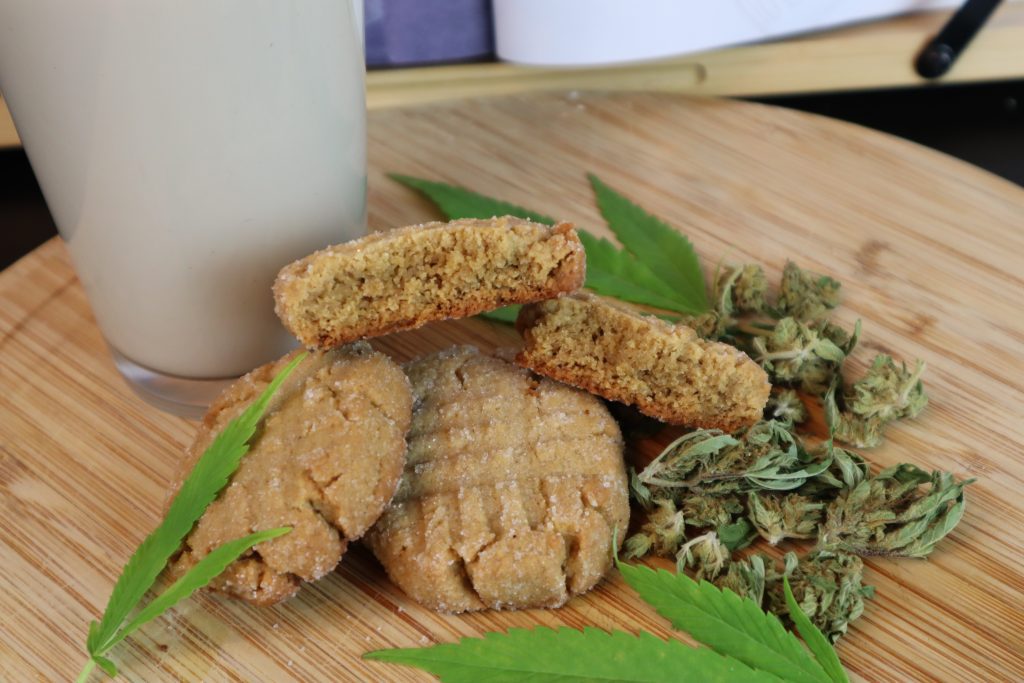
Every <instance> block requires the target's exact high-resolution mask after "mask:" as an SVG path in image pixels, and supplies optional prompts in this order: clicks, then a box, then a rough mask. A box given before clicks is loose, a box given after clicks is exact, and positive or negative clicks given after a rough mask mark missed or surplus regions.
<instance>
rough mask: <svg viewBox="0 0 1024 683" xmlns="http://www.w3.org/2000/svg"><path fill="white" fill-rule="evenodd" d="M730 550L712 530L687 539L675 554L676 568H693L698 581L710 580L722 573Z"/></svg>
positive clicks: (730, 554)
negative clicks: (689, 539)
mask: <svg viewBox="0 0 1024 683" xmlns="http://www.w3.org/2000/svg"><path fill="white" fill-rule="evenodd" d="M731 556H732V553H731V551H730V550H729V548H727V547H726V546H725V545H724V544H723V543H722V542H721V541H719V540H718V535H717V534H716V533H715V532H714V531H709V532H707V533H706V534H703V535H701V536H697V537H696V538H694V539H693V540H691V541H687V542H686V543H685V544H683V546H682V547H681V548H680V549H679V552H678V553H677V554H676V568H677V569H678V570H679V571H683V570H685V569H690V568H692V569H694V570H695V574H696V578H697V580H698V581H700V580H701V579H707V580H709V581H710V580H711V579H714V578H715V577H717V576H718V575H719V574H721V573H722V570H723V569H725V568H726V566H727V565H728V564H729V559H730V557H731Z"/></svg>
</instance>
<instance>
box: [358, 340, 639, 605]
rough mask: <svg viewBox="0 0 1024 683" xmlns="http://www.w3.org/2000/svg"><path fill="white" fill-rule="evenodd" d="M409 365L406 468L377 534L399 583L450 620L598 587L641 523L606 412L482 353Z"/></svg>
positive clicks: (560, 599)
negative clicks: (617, 549)
mask: <svg viewBox="0 0 1024 683" xmlns="http://www.w3.org/2000/svg"><path fill="white" fill-rule="evenodd" d="M406 371H407V373H408V375H409V378H410V379H411V381H412V387H413V395H414V397H415V409H414V411H413V421H412V427H411V429H410V433H409V452H408V460H407V463H406V466H405V473H404V474H403V476H402V482H401V484H400V486H399V489H398V493H396V494H395V498H394V500H393V501H392V504H391V506H390V507H389V508H388V509H387V510H386V511H385V513H384V514H383V515H382V516H381V518H380V520H379V521H378V522H377V524H376V525H374V527H373V528H372V529H371V530H370V532H369V533H368V534H367V537H366V538H367V541H368V543H369V545H370V547H371V548H372V549H373V552H374V554H375V555H376V556H377V558H378V559H379V560H380V561H381V563H382V564H383V565H384V567H385V569H386V570H387V572H388V575H389V576H390V577H391V579H392V580H393V581H394V582H395V583H396V584H398V586H399V587H401V588H402V590H404V591H405V592H406V593H407V594H409V596H411V597H412V598H413V599H414V600H416V601H417V602H419V603H421V604H423V605H425V606H427V607H430V608H432V609H435V610H438V611H442V612H464V611H467V610H479V609H484V608H493V609H520V608H528V607H557V606H559V605H562V604H563V603H564V602H565V601H566V600H567V599H568V598H569V597H570V596H572V595H576V594H579V593H582V592H584V591H587V590H589V589H590V588H592V587H593V586H594V585H595V584H596V583H597V582H598V581H599V580H600V579H601V577H602V576H603V575H604V574H605V573H606V572H607V571H608V569H609V568H610V567H611V563H612V556H611V548H612V537H613V532H614V531H615V530H616V529H618V531H619V538H622V536H623V534H624V533H625V530H626V526H627V524H628V522H629V500H628V493H627V483H626V472H625V468H624V465H623V460H622V455H623V443H622V436H621V434H620V432H619V428H618V425H617V424H616V423H615V420H614V419H613V418H612V417H611V415H610V414H609V412H608V410H607V409H606V408H605V406H604V404H602V403H601V401H600V400H598V399H597V398H595V397H593V396H590V395H589V394H586V393H584V392H582V391H579V390H577V389H573V388H571V387H568V386H565V385H563V384H559V383H557V382H553V381H551V380H549V379H545V378H541V377H537V376H536V375H534V374H532V373H530V372H529V371H527V370H524V369H522V368H518V367H516V366H515V365H513V364H511V363H509V362H507V361H503V360H499V359H497V358H493V357H490V356H485V355H482V354H480V353H478V352H477V351H476V350H475V349H473V348H471V347H456V348H453V349H449V350H447V351H443V352H440V353H437V354H434V355H431V356H428V357H426V358H423V359H421V360H418V361H414V362H412V363H410V364H408V365H407V366H406Z"/></svg>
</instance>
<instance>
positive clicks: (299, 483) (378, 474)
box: [171, 342, 412, 605]
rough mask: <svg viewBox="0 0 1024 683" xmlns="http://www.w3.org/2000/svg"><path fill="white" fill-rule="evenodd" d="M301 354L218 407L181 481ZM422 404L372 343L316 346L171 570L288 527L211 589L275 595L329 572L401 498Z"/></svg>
mask: <svg viewBox="0 0 1024 683" xmlns="http://www.w3.org/2000/svg"><path fill="white" fill-rule="evenodd" d="M290 359H291V356H288V357H286V358H282V359H281V360H279V361H276V362H274V363H269V364H267V365H264V366H263V367H260V368H257V369H256V370H253V371H252V372H251V373H249V374H248V375H246V376H245V377H243V378H241V379H240V380H239V381H238V382H236V383H235V384H234V385H232V386H231V387H230V388H228V389H227V390H226V391H225V392H224V394H223V395H222V396H221V397H220V398H219V399H218V400H217V402H216V403H215V404H214V405H213V406H211V408H210V411H209V413H208V414H207V415H206V417H205V418H204V420H203V423H202V425H201V426H200V429H199V434H198V435H197V436H196V440H195V442H194V443H193V444H192V446H191V447H190V448H189V449H188V451H187V453H186V457H185V458H184V461H183V463H182V466H181V469H180V471H179V473H178V478H177V482H176V483H175V485H174V486H173V490H174V491H176V490H177V489H178V487H179V486H180V485H181V481H182V480H183V479H184V477H185V476H187V474H188V472H189V471H190V470H191V469H192V466H193V464H194V463H195V461H196V460H197V459H198V458H199V456H200V455H201V454H202V453H203V451H205V450H206V448H207V447H208V446H209V445H210V443H211V442H212V441H213V439H214V437H216V435H217V434H218V433H219V432H220V431H221V430H222V429H223V428H224V427H225V426H226V425H227V423H228V421H229V420H230V419H231V418H233V417H235V416H237V415H238V414H239V413H241V412H242V411H243V410H244V409H245V408H246V406H248V405H249V403H251V402H252V401H253V400H254V399H255V398H256V397H257V396H259V394H260V393H261V392H262V391H263V389H264V388H265V387H266V386H267V384H268V383H269V382H270V380H271V379H272V378H273V377H274V375H275V374H276V373H277V372H278V371H280V370H281V369H282V368H283V367H284V366H285V365H286V364H287V362H288V361H289V360H290ZM411 411H412V395H411V393H410V389H409V382H408V380H407V379H406V377H405V375H404V374H403V373H402V370H401V368H399V366H398V365H397V364H395V363H394V362H393V361H391V360H390V359H389V358H388V357H387V356H385V355H383V354H380V353H377V352H375V351H374V350H373V349H371V348H370V346H369V345H368V344H366V343H365V342H360V343H357V344H352V345H350V346H346V347H342V348H339V349H335V350H333V351H329V352H325V353H312V354H310V356H309V357H308V358H306V359H305V360H304V361H303V362H302V363H300V364H299V366H298V367H296V368H295V370H294V371H293V372H292V374H291V375H290V376H289V377H288V379H287V380H286V381H285V383H284V384H283V385H282V386H281V387H280V388H279V389H278V391H277V393H276V394H275V396H274V398H273V400H272V402H271V405H270V406H269V408H268V410H267V413H266V417H265V419H264V422H263V424H262V427H261V429H260V431H259V432H257V434H256V436H255V437H253V440H252V441H251V448H250V450H249V452H248V454H247V455H246V456H245V457H244V458H243V459H242V462H241V465H240V466H239V467H238V470H237V471H236V472H235V474H234V476H232V478H231V481H230V482H229V483H228V485H227V487H225V489H224V490H223V491H222V492H221V494H220V496H219V497H218V498H217V500H215V501H214V502H213V503H212V504H211V505H210V507H209V508H207V510H206V513H205V514H204V515H203V517H202V518H201V519H200V520H199V522H198V523H197V524H196V527H195V528H194V529H193V530H192V532H191V534H189V536H188V537H187V538H186V540H185V543H184V546H183V548H182V550H181V552H180V554H179V555H178V557H177V558H176V559H175V560H174V561H173V563H172V565H171V573H172V575H180V574H181V573H183V572H184V571H186V570H187V569H188V568H189V567H191V566H193V565H194V564H195V563H196V562H197V561H198V560H200V559H201V558H202V557H204V556H205V555H206V554H207V553H209V552H210V551H211V550H212V549H214V548H216V547H218V546H220V545H221V544H223V543H225V542H227V541H230V540H232V539H236V538H240V537H242V536H245V535H247V534H250V533H252V532H254V531H259V530H261V529H271V528H274V527H280V526H290V527H292V531H291V532H290V533H288V534H286V535H284V536H281V537H279V538H276V539H273V540H271V541H268V542H266V543H261V544H260V545H258V546H256V547H255V548H254V549H253V550H252V552H251V553H249V554H248V555H247V556H243V557H242V558H241V559H239V560H238V561H236V562H235V563H233V564H232V565H231V566H229V567H228V569H227V570H226V571H225V572H224V573H223V574H221V575H220V576H219V577H217V578H216V579H214V581H213V582H212V583H211V584H210V587H211V588H212V589H214V590H217V591H220V592H223V593H227V594H229V595H232V596H235V597H238V598H242V599H244V600H247V601H249V602H252V603H255V604H259V605H269V604H273V603H275V602H278V601H280V600H283V599H285V598H288V597H290V596H292V595H294V594H295V592H296V591H298V589H299V586H300V585H301V583H302V582H303V581H314V580H316V579H319V578H320V577H322V576H324V575H325V574H327V573H328V572H330V571H331V570H332V569H334V567H335V566H336V565H337V564H338V561H339V560H340V559H341V556H342V554H343V553H344V552H345V547H346V545H347V544H348V542H349V541H351V540H353V539H357V538H359V537H360V536H362V535H363V534H364V533H365V532H366V530H367V529H368V528H369V527H370V526H371V525H372V524H373V523H374V522H375V521H376V520H377V517H378V516H379V515H380V513H381V511H382V510H383V509H384V507H385V506H386V505H387V504H388V502H389V501H390V500H391V497H392V495H393V494H394V492H395V488H396V486H397V484H398V480H399V477H400V476H401V473H402V467H403V465H404V463H405V434H406V431H407V430H408V428H409V421H410V418H411Z"/></svg>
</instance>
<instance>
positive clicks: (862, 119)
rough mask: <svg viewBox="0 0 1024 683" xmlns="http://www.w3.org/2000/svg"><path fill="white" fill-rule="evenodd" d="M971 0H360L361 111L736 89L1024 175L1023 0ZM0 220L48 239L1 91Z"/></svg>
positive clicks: (10, 246)
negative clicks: (524, 95) (922, 61)
mask: <svg viewBox="0 0 1024 683" xmlns="http://www.w3.org/2000/svg"><path fill="white" fill-rule="evenodd" d="M968 4H969V5H970V6H969V7H968V8H967V11H964V10H963V9H962V8H963V6H964V3H963V2H956V1H949V0H934V1H930V0H859V1H858V2H852V1H846V2H843V1H840V0H830V1H825V0H720V1H719V2H717V3H707V2H693V1H691V0H671V1H670V0H637V1H636V2H630V3H621V2H618V3H617V2H603V3H602V2H593V1H592V0H433V1H431V2H422V1H421V0H365V2H364V4H363V12H364V20H365V38H366V61H367V67H368V74H367V106H368V107H369V108H370V109H371V110H372V109H376V108H384V107H392V106H402V105H407V104H417V103H424V102H430V101H442V100H446V99H452V98H457V97H466V96H484V95H499V94H514V93H517V92H528V91H536V90H583V89H596V90H659V91H672V92H680V93H687V94H694V95H712V96H726V97H736V98H742V99H747V100H753V101H758V102H765V103H770V104H774V105H779V106H783V107H790V108H794V109H800V110H803V111H808V112H814V113H818V114H822V115H826V116H830V117H834V118H838V119H843V120H847V121H851V122H854V123H858V124H861V125H864V126H868V127H870V128H875V129H877V130H881V131H886V132H888V133H892V134H894V135H898V136H900V137H903V138H906V139H909V140H912V141H915V142H918V143H920V144H923V145H926V146H929V147H932V148H934V149H937V150H940V151H943V152H946V153H948V154H951V155H953V156H956V157H959V158H961V159H963V160H966V161H968V162H970V163H973V164H976V165H978V166H981V167H983V168H985V169H988V170H989V171H991V172H993V173H996V174H998V175H1001V176H1003V177H1004V178H1006V179H1008V180H1010V181H1012V182H1015V183H1017V184H1020V185H1024V2H1021V1H1012V0H1009V1H1004V2H1002V3H1000V2H998V1H996V2H991V1H988V0H972V2H970V3H968ZM709 5H710V6H711V7H710V8H709V7H708V6H709ZM958 9H961V11H960V13H959V14H957V13H956V11H957V10H958ZM993 10H994V11H993ZM989 12H991V14H989ZM950 22H953V28H954V31H953V32H952V33H950V32H948V31H947V32H945V33H942V29H943V27H944V26H948V25H949V24H950ZM972 24H973V26H972ZM974 27H980V28H979V30H978V32H977V34H976V35H975V36H974V38H973V40H971V41H970V42H969V43H968V44H967V46H966V47H965V48H964V47H962V46H960V45H954V46H953V48H954V49H953V54H952V58H949V59H946V62H944V63H943V64H942V65H941V66H943V67H948V71H947V72H946V73H944V74H943V75H941V77H939V78H932V79H928V78H924V77H922V76H921V75H920V73H919V72H918V70H917V69H916V68H915V61H916V60H917V58H918V56H919V55H920V54H921V53H922V51H923V50H925V49H926V47H927V46H928V45H929V42H930V41H932V40H933V39H934V38H935V37H936V36H937V35H940V33H941V34H942V35H943V36H944V37H949V36H952V37H953V38H954V39H960V38H962V35H963V31H964V30H965V29H970V28H974ZM956 29H959V30H960V35H957V30H956ZM968 33H969V31H968ZM961 42H962V41H961ZM943 56H944V57H947V58H948V57H950V55H949V54H945V55H943ZM950 62H951V63H950ZM0 227H2V230H0V267H4V266H6V265H8V264H9V263H11V262H12V261H14V260H16V259H17V258H19V257H20V256H21V255H23V254H25V253H27V252H28V251H30V250H31V249H33V248H34V247H35V246H37V245H38V244H40V243H42V242H43V241H45V240H47V239H49V238H50V237H52V236H53V235H55V234H56V229H55V228H54V225H53V221H52V219H51V218H50V215H49V212H48V211H47V209H46V204H45V202H44V200H43V197H42V194H41V193H40V191H39V187H38V185H37V184H36V182H35V178H34V176H33V174H32V170H31V167H30V166H29V163H28V160H27V158H26V157H25V154H24V153H23V152H22V150H21V148H20V146H19V143H18V139H17V134H16V132H15V130H14V126H13V124H12V122H11V121H10V118H9V117H8V115H7V112H6V109H5V108H4V107H3V106H2V101H0Z"/></svg>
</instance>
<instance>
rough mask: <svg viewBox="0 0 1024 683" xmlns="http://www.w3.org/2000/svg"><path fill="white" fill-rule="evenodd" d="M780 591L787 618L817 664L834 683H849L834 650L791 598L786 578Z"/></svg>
mask: <svg viewBox="0 0 1024 683" xmlns="http://www.w3.org/2000/svg"><path fill="white" fill-rule="evenodd" d="M782 589H783V591H784V592H785V595H786V607H788V608H789V618H790V619H792V620H793V623H794V624H795V625H796V630H797V631H799V633H800V637H801V638H803V639H804V643H806V644H807V647H808V649H809V650H810V651H811V652H813V653H814V656H815V657H816V658H817V660H818V664H820V665H821V668H822V669H824V670H825V673H827V674H828V677H829V678H830V679H832V680H833V681H834V682H835V683H849V680H850V679H849V677H847V675H846V670H845V669H843V665H842V664H840V663H839V655H837V654H836V651H835V648H833V647H832V645H831V643H829V642H828V639H827V638H825V635H824V634H823V633H822V632H821V631H819V630H818V629H817V628H816V627H815V626H814V624H812V623H811V620H810V619H808V618H807V615H806V614H804V611H803V610H802V609H800V605H798V604H797V602H796V598H795V597H793V589H792V588H791V587H790V585H789V577H788V576H784V577H782Z"/></svg>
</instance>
